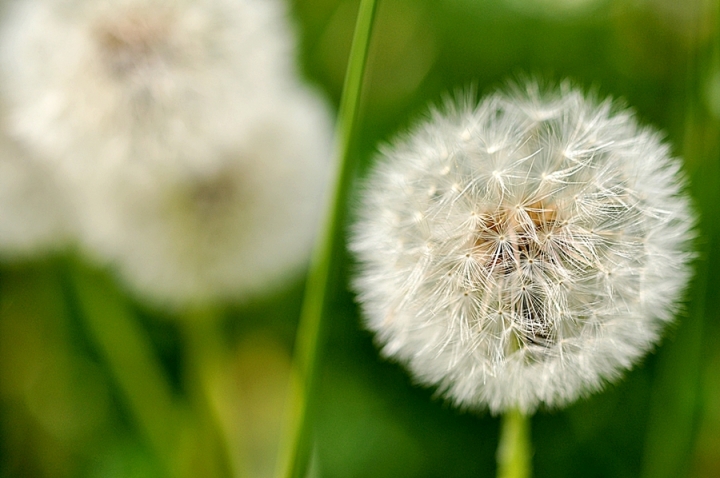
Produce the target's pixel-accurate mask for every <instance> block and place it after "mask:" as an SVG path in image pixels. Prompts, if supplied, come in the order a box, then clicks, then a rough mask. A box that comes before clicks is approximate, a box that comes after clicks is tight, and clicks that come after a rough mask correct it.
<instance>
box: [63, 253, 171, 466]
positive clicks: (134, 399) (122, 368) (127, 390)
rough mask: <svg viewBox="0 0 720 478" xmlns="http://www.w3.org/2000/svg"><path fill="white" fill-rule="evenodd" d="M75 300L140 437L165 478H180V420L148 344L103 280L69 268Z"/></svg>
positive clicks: (75, 267)
mask: <svg viewBox="0 0 720 478" xmlns="http://www.w3.org/2000/svg"><path fill="white" fill-rule="evenodd" d="M70 276H71V281H72V285H73V288H74V291H75V296H76V299H77V301H78V305H79V307H80V311H81V315H82V318H83V319H84V321H85V324H86V327H87V330H88V333H89V334H90V336H91V339H92V340H94V342H95V344H96V346H97V348H98V350H99V351H100V353H101V354H102V356H103V358H104V359H105V360H106V362H107V364H108V366H109V368H110V371H111V373H112V374H113V378H114V380H115V382H116V384H117V386H118V387H119V388H120V390H121V392H122V394H123V395H124V397H123V398H124V399H125V402H126V405H127V406H128V407H129V409H130V412H131V413H132V416H133V418H134V419H135V421H136V422H137V424H138V427H139V428H140V431H141V433H143V435H144V436H145V438H146V440H147V441H148V442H149V444H150V445H151V446H152V447H153V448H154V450H155V452H156V453H157V455H158V457H159V459H160V463H161V464H162V465H164V466H165V468H166V470H165V471H166V473H167V475H168V476H170V477H178V476H181V473H182V470H181V468H182V467H181V466H180V465H178V463H177V461H176V458H177V450H178V445H179V442H178V440H179V439H181V437H182V436H183V434H182V432H183V431H184V429H183V428H182V426H183V424H184V421H183V418H184V417H183V414H182V410H181V409H180V407H179V406H178V403H177V402H176V400H175V399H174V397H173V393H172V390H171V388H170V386H169V384H168V382H167V380H166V376H165V374H164V373H163V371H162V367H161V366H160V364H159V363H158V361H157V358H156V357H155V356H154V354H153V352H152V344H151V343H150V340H149V339H148V337H147V336H146V335H145V333H144V332H143V330H142V328H141V327H140V326H139V325H138V323H137V321H136V317H135V315H134V314H133V312H132V311H131V310H130V308H129V307H128V304H127V302H126V300H125V298H124V297H123V296H122V295H121V294H120V292H119V291H118V290H117V289H116V287H115V286H114V284H112V282H111V281H109V280H108V279H107V277H105V276H104V275H103V274H101V273H98V272H95V271H91V270H88V269H87V268H85V267H84V266H82V265H81V264H73V267H72V268H71V271H70Z"/></svg>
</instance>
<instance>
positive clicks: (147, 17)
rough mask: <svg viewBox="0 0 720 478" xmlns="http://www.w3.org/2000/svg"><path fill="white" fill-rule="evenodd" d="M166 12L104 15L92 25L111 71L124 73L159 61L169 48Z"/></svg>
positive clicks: (123, 74)
mask: <svg viewBox="0 0 720 478" xmlns="http://www.w3.org/2000/svg"><path fill="white" fill-rule="evenodd" d="M170 27H171V18H170V15H169V14H168V12H162V11H157V12H155V11H152V12H151V11H139V10H129V11H127V12H124V13H122V14H120V15H118V16H117V17H114V18H104V19H102V20H101V21H99V22H98V24H97V25H96V27H95V31H94V33H95V40H96V42H97V45H98V47H99V49H100V52H101V56H102V57H103V60H104V62H105V64H106V66H107V68H108V69H109V71H110V73H111V74H112V75H114V76H117V77H124V76H127V75H129V74H131V73H133V72H135V71H137V70H139V69H142V68H143V67H147V66H151V65H152V64H154V63H157V62H160V61H161V60H162V57H163V55H165V54H166V53H167V51H168V50H169V40H170V39H169V37H170V33H171V32H170V30H171V28H170Z"/></svg>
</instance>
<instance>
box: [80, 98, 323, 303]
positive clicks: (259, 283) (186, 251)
mask: <svg viewBox="0 0 720 478" xmlns="http://www.w3.org/2000/svg"><path fill="white" fill-rule="evenodd" d="M265 106H266V108H265V109H264V110H263V111H256V112H255V116H256V117H255V121H254V123H253V125H252V127H248V128H246V131H244V132H242V136H243V138H244V141H243V142H242V144H239V145H238V146H237V147H236V149H235V150H234V151H230V152H228V153H227V154H228V157H227V158H226V161H225V162H224V164H225V166H224V167H223V169H221V170H220V171H217V172H213V173H211V174H206V175H196V176H193V177H189V178H182V179H180V180H178V179H177V178H175V177H167V178H165V177H156V178H154V180H153V181H152V182H147V183H146V182H143V181H140V182H132V181H127V180H123V181H115V180H114V178H112V177H109V178H106V179H107V180H106V181H105V182H99V183H97V184H95V185H94V188H93V190H92V192H91V194H90V196H91V197H92V201H90V202H89V203H88V204H87V205H86V207H85V208H83V215H84V217H83V220H82V221H81V222H82V224H83V225H84V226H85V228H84V230H83V231H82V234H81V237H82V241H83V242H84V247H85V249H86V250H87V251H89V252H90V254H91V256H94V258H95V259H96V260H98V261H100V262H106V263H109V264H110V265H112V266H114V267H115V268H116V269H117V271H118V272H119V274H120V276H121V277H122V278H123V279H124V280H125V283H126V284H128V285H129V286H130V288H131V289H132V290H133V291H134V292H136V294H137V295H138V296H139V297H141V298H143V299H146V300H147V301H149V302H151V303H153V304H155V305H158V306H161V307H166V308H171V309H173V308H174V309H179V308H184V307H188V306H198V305H199V306H203V305H206V304H207V303H209V302H214V301H219V300H223V301H236V300H243V299H246V298H247V297H249V296H251V295H255V294H259V293H262V292H263V291H264V290H266V289H267V288H269V287H272V286H275V285H280V284H282V283H284V282H288V281H289V280H291V279H295V278H297V277H298V273H299V272H300V271H301V268H302V267H303V266H304V265H305V264H306V262H307V260H308V258H309V255H310V250H311V248H312V244H313V240H314V237H315V234H316V229H317V227H318V223H319V218H320V213H321V211H322V204H323V199H324V194H325V190H326V185H327V179H328V177H329V173H330V148H331V137H332V120H331V115H330V113H329V110H328V108H327V106H326V104H325V103H324V102H323V101H321V100H320V98H318V97H317V96H316V95H314V94H311V92H309V91H308V90H306V89H304V88H298V89H297V90H296V91H295V92H294V94H292V95H290V94H287V95H285V96H284V97H279V98H277V99H276V100H275V101H274V102H269V103H267V104H266V105H265Z"/></svg>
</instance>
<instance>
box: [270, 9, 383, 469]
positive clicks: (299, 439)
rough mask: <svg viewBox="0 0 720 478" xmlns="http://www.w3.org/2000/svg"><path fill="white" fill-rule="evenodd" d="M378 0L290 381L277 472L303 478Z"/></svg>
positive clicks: (358, 28) (358, 65) (351, 80)
mask: <svg viewBox="0 0 720 478" xmlns="http://www.w3.org/2000/svg"><path fill="white" fill-rule="evenodd" d="M376 4H377V0H361V2H360V7H359V10H358V17H357V21H356V24H355V34H354V36H353V41H352V46H351V48H350V57H349V59H348V68H347V73H346V76H345V83H344V85H343V92H342V97H341V99H340V111H339V114H338V123H337V126H336V135H337V136H336V141H337V144H336V147H337V150H336V161H337V162H336V168H337V170H336V173H335V174H336V176H335V182H334V187H333V191H332V196H331V197H330V200H329V203H328V209H327V211H326V215H325V221H324V224H323V229H322V232H321V235H320V237H319V239H318V242H317V244H316V248H315V251H314V253H313V260H312V263H311V266H310V271H309V274H308V280H307V285H306V290H305V298H304V301H303V307H302V312H301V314H300V323H299V325H298V332H297V337H296V342H295V352H294V354H295V357H294V374H295V375H294V377H293V380H292V383H291V385H290V396H289V402H288V419H287V421H286V427H287V429H286V432H285V433H286V435H285V443H284V449H283V450H281V453H283V454H282V455H281V458H280V460H279V463H278V465H279V467H278V477H287V478H301V477H303V478H304V475H305V471H306V469H307V466H308V461H309V455H310V453H309V452H310V449H311V448H312V437H311V433H310V424H309V414H310V413H309V411H310V410H311V408H312V394H313V390H314V388H315V380H316V375H317V368H318V342H319V336H320V331H321V324H322V317H323V315H324V310H325V301H326V295H327V290H328V287H329V284H330V276H331V271H332V269H333V258H334V256H336V255H337V252H338V247H339V246H338V244H337V242H336V241H335V238H336V237H337V236H338V233H339V231H340V230H341V227H342V222H343V221H342V219H343V215H344V211H345V203H346V196H347V190H348V185H349V183H350V180H351V176H352V172H353V170H354V163H353V162H352V161H351V160H352V159H353V155H352V154H351V145H352V141H353V138H354V135H355V131H356V129H357V122H358V106H359V103H360V93H361V89H362V84H363V78H364V76H365V65H366V62H367V53H368V48H369V44H370V36H371V31H372V25H373V18H374V16H375V9H376V8H375V7H376Z"/></svg>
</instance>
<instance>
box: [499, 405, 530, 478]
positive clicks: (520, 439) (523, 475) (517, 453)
mask: <svg viewBox="0 0 720 478" xmlns="http://www.w3.org/2000/svg"><path fill="white" fill-rule="evenodd" d="M530 455H531V452H530V419H529V418H528V417H527V416H526V415H523V414H522V413H520V412H518V411H517V410H509V411H508V412H507V413H505V415H503V417H502V425H501V430H500V444H499V445H498V450H497V463H498V468H497V476H498V478H529V477H530V476H531V474H532V473H531V464H530Z"/></svg>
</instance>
